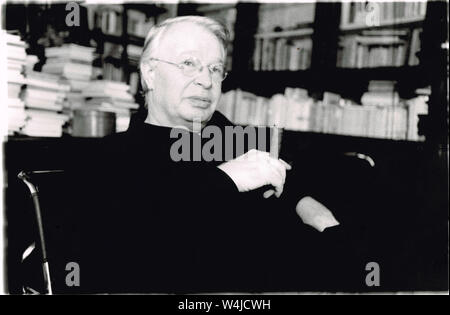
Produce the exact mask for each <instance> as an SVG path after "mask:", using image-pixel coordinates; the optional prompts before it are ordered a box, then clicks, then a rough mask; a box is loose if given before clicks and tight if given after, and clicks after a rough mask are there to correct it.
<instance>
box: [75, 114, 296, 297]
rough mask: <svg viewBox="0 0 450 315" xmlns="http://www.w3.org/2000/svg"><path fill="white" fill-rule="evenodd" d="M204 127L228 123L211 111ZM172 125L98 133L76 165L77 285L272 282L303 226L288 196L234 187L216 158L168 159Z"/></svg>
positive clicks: (239, 288) (221, 286)
mask: <svg viewBox="0 0 450 315" xmlns="http://www.w3.org/2000/svg"><path fill="white" fill-rule="evenodd" d="M208 125H214V126H217V127H219V128H220V129H221V130H224V128H225V126H232V124H231V123H230V122H229V121H228V120H227V119H226V118H225V117H224V116H223V115H221V114H220V113H218V112H216V113H215V114H214V115H213V117H212V119H211V120H210V121H209V123H208ZM170 131H171V128H167V127H161V126H155V125H150V124H140V125H137V126H134V127H133V128H130V130H128V131H127V132H126V133H122V134H117V135H114V136H112V137H108V138H105V141H104V146H102V147H101V148H99V150H98V152H95V153H94V152H92V155H91V156H90V157H89V159H88V161H87V162H84V163H83V162H80V165H82V170H77V171H76V172H73V176H74V178H76V179H75V180H74V181H75V182H78V183H79V185H78V187H81V188H79V189H80V193H79V194H78V195H79V196H80V198H78V199H77V201H76V202H74V203H73V206H74V207H76V208H77V210H76V211H75V212H77V219H76V220H78V222H80V221H81V222H80V223H79V224H78V227H77V228H78V229H80V231H79V232H80V234H81V235H82V236H83V237H82V238H81V239H80V240H77V241H75V243H76V244H75V245H74V249H75V250H74V251H73V252H72V253H71V254H70V256H72V257H73V260H75V261H79V262H80V267H81V271H82V273H83V275H82V281H83V283H82V285H81V287H80V288H79V289H80V290H81V291H82V292H217V291H218V292H254V291H255V290H264V289H267V290H271V289H272V290H273V289H274V286H276V284H275V282H276V281H277V279H279V275H278V276H275V275H274V273H277V272H278V273H279V272H280V270H281V271H282V270H283V269H284V268H285V267H286V266H288V265H289V264H290V263H291V262H290V261H286V260H288V258H286V259H285V258H283V255H285V254H287V252H288V251H287V250H285V249H286V248H285V247H286V246H289V245H283V244H286V239H292V234H291V233H293V231H294V230H295V229H296V228H298V227H299V225H300V224H299V219H298V217H296V214H295V209H294V207H295V204H293V203H292V201H291V202H290V203H289V206H288V207H289V208H290V209H289V211H286V209H285V208H286V206H283V202H280V200H277V199H276V198H275V197H272V198H270V199H264V198H263V197H262V194H263V191H264V188H262V189H259V190H255V191H252V192H248V193H239V192H238V189H237V187H236V185H235V184H234V182H233V181H232V180H231V178H230V177H229V176H228V175H227V174H225V173H224V172H223V171H222V170H220V169H219V168H218V167H217V165H219V164H220V163H223V161H211V162H206V161H191V162H189V161H187V162H185V161H180V162H174V161H173V160H172V159H171V157H170V147H171V145H172V144H173V143H174V141H176V140H177V139H172V138H171V137H170ZM186 132H187V131H186ZM222 134H223V133H222ZM189 136H190V137H191V138H192V137H195V136H198V135H195V134H193V133H189ZM206 140H207V139H206ZM204 142H205V139H203V143H204ZM223 143H224V142H223ZM265 189H267V187H265ZM285 199H286V198H285ZM295 199H296V200H298V198H297V196H296V197H295ZM286 200H287V199H286ZM80 218H81V220H80ZM75 234H77V233H75ZM78 244H79V245H78Z"/></svg>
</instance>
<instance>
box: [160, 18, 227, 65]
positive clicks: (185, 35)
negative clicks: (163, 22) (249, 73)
mask: <svg viewBox="0 0 450 315" xmlns="http://www.w3.org/2000/svg"><path fill="white" fill-rule="evenodd" d="M157 54H161V55H163V56H164V57H167V56H172V57H177V56H181V55H184V54H193V55H195V56H196V57H199V58H201V59H204V60H205V61H209V62H212V61H214V62H223V61H224V59H225V48H224V47H223V45H222V43H221V42H220V40H219V39H218V38H217V37H216V35H214V34H213V33H212V32H211V31H210V30H208V29H207V28H206V27H204V26H202V25H198V24H195V23H192V22H183V23H178V24H174V25H170V26H168V28H167V29H166V30H164V33H163V34H162V36H161V39H160V43H159V47H158V48H157Z"/></svg>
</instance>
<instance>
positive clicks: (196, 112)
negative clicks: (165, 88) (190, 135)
mask: <svg viewBox="0 0 450 315" xmlns="http://www.w3.org/2000/svg"><path fill="white" fill-rule="evenodd" d="M213 113H214V111H213V110H212V108H211V107H209V108H198V107H193V108H192V109H191V110H190V112H189V114H188V115H185V117H184V118H185V119H186V120H188V121H192V122H194V121H195V122H202V123H206V122H208V121H209V120H210V119H211V116H212V114H213Z"/></svg>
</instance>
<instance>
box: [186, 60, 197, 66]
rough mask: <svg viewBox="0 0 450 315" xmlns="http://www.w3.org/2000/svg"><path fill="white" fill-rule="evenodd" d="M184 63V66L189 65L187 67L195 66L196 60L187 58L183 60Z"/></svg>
mask: <svg viewBox="0 0 450 315" xmlns="http://www.w3.org/2000/svg"><path fill="white" fill-rule="evenodd" d="M183 65H184V66H187V67H195V63H194V61H192V60H189V59H188V60H185V61H183Z"/></svg>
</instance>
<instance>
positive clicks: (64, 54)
mask: <svg viewBox="0 0 450 315" xmlns="http://www.w3.org/2000/svg"><path fill="white" fill-rule="evenodd" d="M94 50H95V48H92V47H84V46H79V45H75V44H65V45H63V46H61V47H50V48H46V49H45V56H46V58H47V60H46V62H45V65H44V66H43V67H42V72H45V73H51V74H56V75H58V76H60V77H61V79H63V80H65V81H66V83H67V84H69V85H70V90H71V92H81V90H83V89H84V88H85V87H87V86H88V85H89V81H90V80H91V76H92V61H93V60H94Z"/></svg>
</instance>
